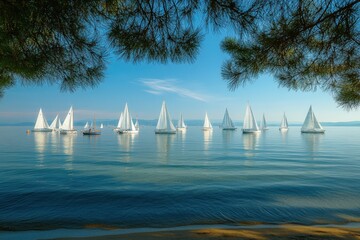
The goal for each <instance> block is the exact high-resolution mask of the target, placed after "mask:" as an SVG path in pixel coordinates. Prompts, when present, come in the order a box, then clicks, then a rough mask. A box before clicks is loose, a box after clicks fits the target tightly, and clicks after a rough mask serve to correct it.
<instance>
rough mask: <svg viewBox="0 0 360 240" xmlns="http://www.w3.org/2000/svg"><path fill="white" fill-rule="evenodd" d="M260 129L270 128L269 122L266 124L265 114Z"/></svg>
mask: <svg viewBox="0 0 360 240" xmlns="http://www.w3.org/2000/svg"><path fill="white" fill-rule="evenodd" d="M260 130H261V131H266V130H269V128H268V127H267V124H266V119H265V114H263V118H262V121H261V125H260Z"/></svg>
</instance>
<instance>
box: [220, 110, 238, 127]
mask: <svg viewBox="0 0 360 240" xmlns="http://www.w3.org/2000/svg"><path fill="white" fill-rule="evenodd" d="M222 128H235V125H234V123H233V121H232V120H231V118H230V115H229V112H228V110H227V108H226V110H225V114H224V118H223V121H222Z"/></svg>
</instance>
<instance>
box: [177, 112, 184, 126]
mask: <svg viewBox="0 0 360 240" xmlns="http://www.w3.org/2000/svg"><path fill="white" fill-rule="evenodd" d="M177 127H178V128H186V125H185V122H184V118H183V115H182V114H180V118H179V121H178V125H177Z"/></svg>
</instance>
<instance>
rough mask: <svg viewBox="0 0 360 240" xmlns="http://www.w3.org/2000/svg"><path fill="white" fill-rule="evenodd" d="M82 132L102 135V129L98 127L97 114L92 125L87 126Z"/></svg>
mask: <svg viewBox="0 0 360 240" xmlns="http://www.w3.org/2000/svg"><path fill="white" fill-rule="evenodd" d="M86 124H88V123H86ZM84 128H85V127H84ZM82 133H83V135H89V136H91V135H100V134H101V131H100V130H98V129H96V120H95V116H94V120H93V122H92V123H91V126H90V127H89V126H88V127H87V128H85V130H84V131H82Z"/></svg>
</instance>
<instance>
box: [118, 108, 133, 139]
mask: <svg viewBox="0 0 360 240" xmlns="http://www.w3.org/2000/svg"><path fill="white" fill-rule="evenodd" d="M121 132H137V130H136V128H135V125H134V123H133V121H132V118H131V115H130V113H129V108H128V105H127V103H126V104H125V108H124V115H123V119H122V122H121V124H120V129H119V133H121Z"/></svg>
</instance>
